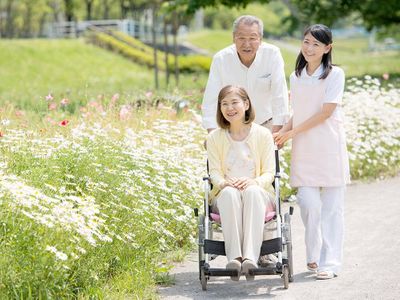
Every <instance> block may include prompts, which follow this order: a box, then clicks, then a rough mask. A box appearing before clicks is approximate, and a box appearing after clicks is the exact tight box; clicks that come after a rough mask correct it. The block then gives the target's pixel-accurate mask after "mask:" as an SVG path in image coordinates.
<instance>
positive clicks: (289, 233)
mask: <svg viewBox="0 0 400 300" xmlns="http://www.w3.org/2000/svg"><path fill="white" fill-rule="evenodd" d="M284 222H285V227H286V230H285V235H286V236H285V240H286V255H287V264H288V267H289V281H290V282H293V251H292V229H291V225H290V215H289V213H286V214H285V215H284Z"/></svg>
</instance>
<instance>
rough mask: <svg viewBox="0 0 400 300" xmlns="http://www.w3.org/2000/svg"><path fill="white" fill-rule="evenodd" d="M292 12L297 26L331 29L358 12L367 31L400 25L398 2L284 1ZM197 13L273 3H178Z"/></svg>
mask: <svg viewBox="0 0 400 300" xmlns="http://www.w3.org/2000/svg"><path fill="white" fill-rule="evenodd" d="M282 1H283V2H284V3H285V4H286V5H287V6H288V8H289V9H290V10H291V12H292V17H291V18H290V19H291V21H292V22H293V23H294V24H298V23H303V24H310V23H316V22H318V23H325V24H326V25H328V26H332V25H333V24H334V22H335V21H336V20H338V19H340V18H343V17H346V16H349V15H350V14H353V13H357V14H359V16H360V17H361V18H362V20H363V22H364V25H365V26H366V28H367V29H369V30H371V29H372V28H373V27H374V26H378V27H386V26H391V25H393V24H399V23H400V1H398V0H385V1H384V2H383V1H376V0H330V1H321V0H282ZM178 2H181V3H182V5H186V6H187V7H188V11H190V12H194V11H196V10H197V9H199V8H202V7H209V6H211V7H217V6H220V5H224V6H227V7H238V8H240V7H243V8H244V7H246V6H247V5H248V4H249V3H252V2H260V3H269V2H270V0H178Z"/></svg>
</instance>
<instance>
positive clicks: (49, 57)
mask: <svg viewBox="0 0 400 300" xmlns="http://www.w3.org/2000/svg"><path fill="white" fill-rule="evenodd" d="M0 53H1V55H0V78H1V80H0V105H1V103H4V102H5V101H11V102H14V103H15V104H17V105H18V106H22V107H25V108H26V107H32V103H35V102H38V103H40V102H41V101H39V100H40V99H43V97H44V96H45V95H47V94H48V93H53V94H54V95H55V96H56V97H57V98H60V97H68V98H70V99H71V100H79V101H81V102H86V101H87V100H90V99H96V97H97V96H98V95H99V94H106V95H111V94H114V93H121V94H128V95H133V96H135V95H138V94H140V92H143V91H146V90H149V89H154V75H153V71H152V70H151V69H148V68H146V67H143V66H139V65H137V64H134V63H132V62H130V61H129V60H127V59H125V58H123V57H121V56H119V55H117V54H113V53H111V52H108V51H106V50H103V49H99V48H96V47H94V46H92V45H88V44H85V42H84V41H83V40H0ZM196 76H198V75H185V76H181V77H180V80H181V86H182V87H184V88H185V89H189V88H193V87H201V86H202V83H203V82H204V81H205V77H206V75H200V80H197V81H196V80H194V77H196ZM159 80H160V84H161V87H162V88H165V84H164V81H165V80H164V75H163V74H162V73H161V74H160V76H159ZM171 82H172V83H174V81H173V79H171Z"/></svg>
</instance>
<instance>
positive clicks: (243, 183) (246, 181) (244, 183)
mask: <svg viewBox="0 0 400 300" xmlns="http://www.w3.org/2000/svg"><path fill="white" fill-rule="evenodd" d="M228 182H229V183H230V185H231V186H233V187H234V188H237V189H238V190H239V191H244V190H245V189H246V188H248V187H249V186H250V185H255V184H257V182H256V181H255V180H254V179H252V178H249V177H239V178H236V177H233V178H230V179H228Z"/></svg>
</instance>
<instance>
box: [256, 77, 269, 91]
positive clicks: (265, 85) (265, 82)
mask: <svg viewBox="0 0 400 300" xmlns="http://www.w3.org/2000/svg"><path fill="white" fill-rule="evenodd" d="M271 84H272V81H271V75H270V76H268V77H258V78H256V80H255V88H256V91H257V92H262V93H269V91H270V90H271Z"/></svg>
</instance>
